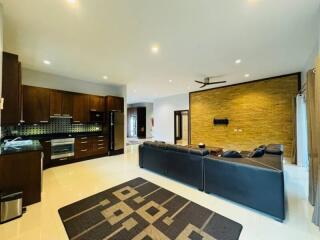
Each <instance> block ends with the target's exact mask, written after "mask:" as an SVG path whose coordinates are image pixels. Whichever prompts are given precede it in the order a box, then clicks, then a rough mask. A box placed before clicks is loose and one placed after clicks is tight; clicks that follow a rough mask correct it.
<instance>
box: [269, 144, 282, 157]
mask: <svg viewBox="0 0 320 240" xmlns="http://www.w3.org/2000/svg"><path fill="white" fill-rule="evenodd" d="M265 152H266V153H270V154H274V155H281V154H282V153H283V149H282V147H281V145H277V144H270V145H268V146H267V148H266V151H265Z"/></svg>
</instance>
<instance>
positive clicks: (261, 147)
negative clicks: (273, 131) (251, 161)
mask: <svg viewBox="0 0 320 240" xmlns="http://www.w3.org/2000/svg"><path fill="white" fill-rule="evenodd" d="M258 148H260V149H263V150H266V148H267V146H266V145H260V146H259V147H258Z"/></svg>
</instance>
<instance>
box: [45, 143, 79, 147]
mask: <svg viewBox="0 0 320 240" xmlns="http://www.w3.org/2000/svg"><path fill="white" fill-rule="evenodd" d="M69 144H70V145H74V142H64V143H51V147H54V146H61V145H69Z"/></svg>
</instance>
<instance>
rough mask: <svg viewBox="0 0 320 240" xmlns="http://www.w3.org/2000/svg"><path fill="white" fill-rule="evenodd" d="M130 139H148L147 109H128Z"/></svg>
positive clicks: (128, 135)
mask: <svg viewBox="0 0 320 240" xmlns="http://www.w3.org/2000/svg"><path fill="white" fill-rule="evenodd" d="M127 116H128V125H127V126H128V129H127V137H128V138H140V139H145V138H146V108H145V107H135V108H128V114H127Z"/></svg>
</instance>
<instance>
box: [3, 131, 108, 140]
mask: <svg viewBox="0 0 320 240" xmlns="http://www.w3.org/2000/svg"><path fill="white" fill-rule="evenodd" d="M101 135H105V136H107V135H106V134H104V133H103V132H83V133H52V134H41V135H29V136H13V137H9V138H5V139H13V138H15V137H21V139H23V140H38V141H48V140H52V139H61V138H77V137H90V136H101ZM3 140H4V139H3Z"/></svg>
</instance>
